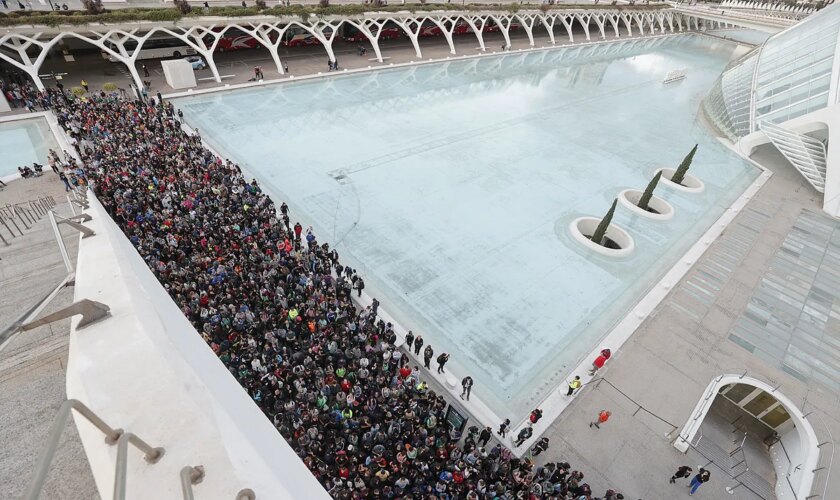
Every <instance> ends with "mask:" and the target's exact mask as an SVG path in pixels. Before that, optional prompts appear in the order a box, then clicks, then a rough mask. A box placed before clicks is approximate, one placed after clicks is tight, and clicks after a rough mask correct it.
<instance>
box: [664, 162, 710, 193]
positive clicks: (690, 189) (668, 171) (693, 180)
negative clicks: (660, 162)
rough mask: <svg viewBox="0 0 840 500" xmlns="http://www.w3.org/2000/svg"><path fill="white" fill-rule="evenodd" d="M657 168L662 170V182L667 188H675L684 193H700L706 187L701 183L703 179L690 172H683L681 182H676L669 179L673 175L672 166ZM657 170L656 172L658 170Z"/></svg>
mask: <svg viewBox="0 0 840 500" xmlns="http://www.w3.org/2000/svg"><path fill="white" fill-rule="evenodd" d="M659 170H661V171H662V178H661V181H662V184H664V185H666V186H668V187H669V188H673V189H676V190H678V191H683V192H686V193H702V192H703V191H704V190H705V189H706V185H705V184H703V181H701V180H700V179H698V178H697V177H694V176H693V175H691V174H685V177H683V181H682V184H677V183H676V182H673V181H672V180H671V177H672V176H673V175H674V172H675V171H676V170H675V169H673V168H660V169H659ZM659 170H657V172H659Z"/></svg>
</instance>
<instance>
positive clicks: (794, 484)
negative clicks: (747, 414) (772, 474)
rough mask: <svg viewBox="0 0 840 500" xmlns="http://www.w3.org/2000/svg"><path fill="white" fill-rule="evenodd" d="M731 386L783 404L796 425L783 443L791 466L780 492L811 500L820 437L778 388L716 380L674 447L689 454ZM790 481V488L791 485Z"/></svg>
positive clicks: (742, 379)
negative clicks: (717, 401) (754, 390)
mask: <svg viewBox="0 0 840 500" xmlns="http://www.w3.org/2000/svg"><path fill="white" fill-rule="evenodd" d="M731 384H744V385H749V386H753V387H755V388H757V389H761V390H762V391H764V392H766V393H768V394H770V395H772V396H773V397H774V398H776V400H777V401H778V402H779V404H781V406H783V407H784V409H785V411H787V412H788V414H789V415H790V418H791V420H792V422H793V424H794V425H793V426H792V427H791V428H790V429H789V430H788V431H786V432H785V433H784V434H783V435H782V436H781V437H782V441H787V443H788V444H787V445H786V446H785V449H786V450H787V452H788V454H789V456H790V464H789V467H788V471H787V475H786V477H779V478H778V479H777V482H776V490H777V491H779V490H780V489H781V490H782V491H790V488H792V489H793V493H794V495H795V496H796V498H807V497H808V496H809V495H810V494H811V486H812V485H813V483H814V474H815V469H816V468H817V463H818V462H819V458H820V447H819V442H818V440H817V434H816V433H815V432H814V428H813V426H812V425H811V423H810V422H809V421H808V419H807V416H806V415H805V414H804V413H802V411H801V410H800V409H799V408H798V407H797V406H796V405H795V404H794V403H793V401H791V400H790V399H789V398H788V397H787V396H785V395H784V394H782V393H781V392H779V391H778V390H777V388H776V387H772V386H771V385H769V384H767V383H765V382H762V381H761V380H758V379H755V378H752V377H747V376H746V375H739V374H727V375H720V376H718V377H715V378H714V379H713V380H712V381H711V383H710V384H709V385H708V386H707V387H706V390H705V391H704V392H703V396H702V397H701V398H700V401H699V402H698V403H697V406H695V408H694V411H692V412H691V414H690V415H689V417H688V421H687V422H686V424H685V426H683V428H682V429H681V430H680V434H679V436H678V437H677V439H676V441H675V442H674V447H675V448H676V449H678V450H680V451H681V452H683V453H685V452H687V451H688V449H689V448H690V446H691V443H692V441H693V439H694V438H695V437H696V435H697V433H698V432H699V430H700V426H701V424H702V423H703V420H704V419H705V418H706V416H707V415H708V413H709V410H710V409H711V407H712V402H713V401H714V399H715V398H716V397H717V396H718V394H720V392H721V390H722V389H723V388H724V387H727V386H729V385H731ZM774 446H778V445H774ZM788 481H789V482H790V485H788Z"/></svg>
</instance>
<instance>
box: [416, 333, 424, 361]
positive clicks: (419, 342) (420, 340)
mask: <svg viewBox="0 0 840 500" xmlns="http://www.w3.org/2000/svg"><path fill="white" fill-rule="evenodd" d="M422 347H423V336H422V335H418V336H417V338H416V339H414V355H415V356H419V355H420V349H421V348H422Z"/></svg>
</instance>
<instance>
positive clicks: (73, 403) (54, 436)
mask: <svg viewBox="0 0 840 500" xmlns="http://www.w3.org/2000/svg"><path fill="white" fill-rule="evenodd" d="M71 410H76V411H77V412H78V413H79V414H80V415H81V416H83V417H85V418H86V419H87V421H88V422H90V423H91V424H93V425H94V427H96V428H97V429H99V430H100V431H102V433H103V434H105V442H106V443H108V444H110V445H113V444H116V443H117V441H118V440H119V439H120V436H122V434H123V431H122V429H114V428H112V427H111V426H109V425H108V424H106V423H105V422H104V421H103V420H102V419H101V418H99V416H97V415H96V414H95V413H94V412H93V411H92V410H91V409H90V408H88V407H87V406H85V404H84V403H82V402H81V401H79V400H78V399H68V400H67V401H65V402H64V403H62V405H61V407H60V408H59V409H58V414H57V415H56V417H55V421H54V422H53V425H52V427H50V433H49V435H48V436H47V439H46V448H44V451H43V452H41V456H40V458H38V463H37V465H36V466H35V472H34V473H33V475H32V479H31V480H30V481H29V486H28V487H27V489H26V493H24V495H23V499H24V500H36V499H37V498H38V496H39V495H40V494H41V490H42V489H43V487H44V480H45V479H46V478H47V473H48V472H49V469H50V464H51V463H52V461H53V458H54V457H55V452H56V450H57V449H58V443H59V440H60V439H61V435H62V434H64V428H65V426H66V425H67V419H68V417H70V412H71Z"/></svg>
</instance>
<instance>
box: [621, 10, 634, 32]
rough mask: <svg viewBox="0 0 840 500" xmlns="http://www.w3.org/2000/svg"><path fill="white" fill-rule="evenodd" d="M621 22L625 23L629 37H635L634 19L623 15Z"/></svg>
mask: <svg viewBox="0 0 840 500" xmlns="http://www.w3.org/2000/svg"><path fill="white" fill-rule="evenodd" d="M620 17H621V20H622V21H624V28H625V29H626V30H627V36H633V19H631V18H630V16H629V15H627V14H621V16H620Z"/></svg>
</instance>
